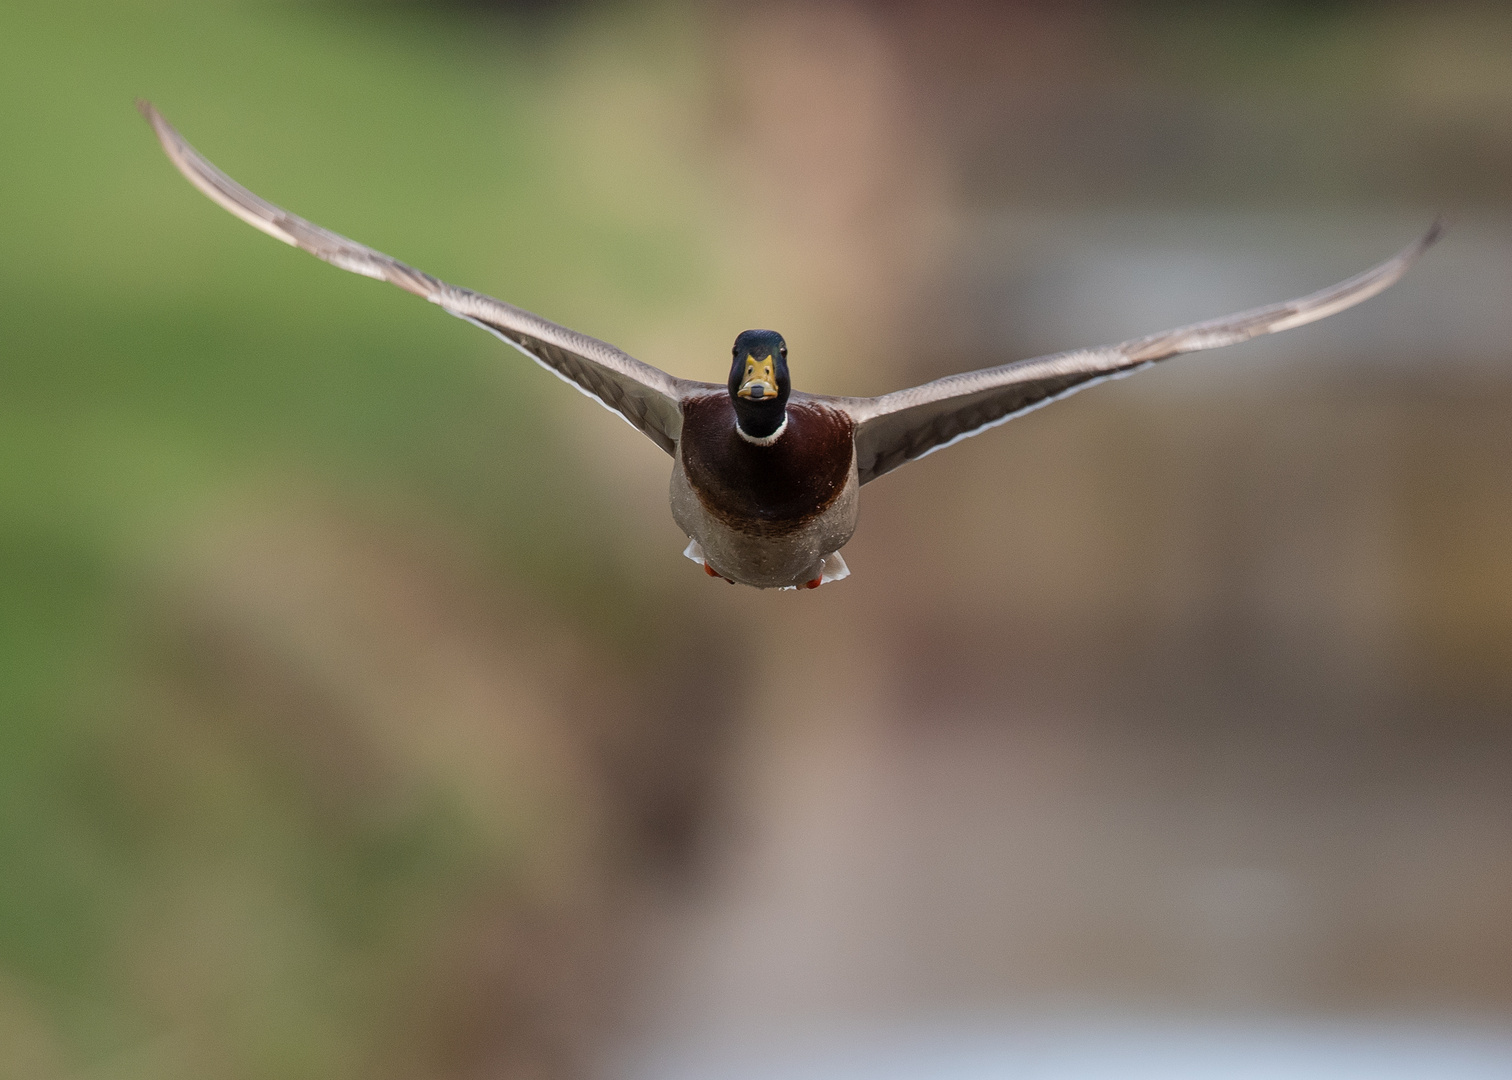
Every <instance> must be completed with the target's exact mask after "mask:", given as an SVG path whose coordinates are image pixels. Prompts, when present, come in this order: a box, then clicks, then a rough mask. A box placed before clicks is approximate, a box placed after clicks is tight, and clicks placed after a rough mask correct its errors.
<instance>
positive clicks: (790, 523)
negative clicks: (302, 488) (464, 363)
mask: <svg viewBox="0 0 1512 1080" xmlns="http://www.w3.org/2000/svg"><path fill="white" fill-rule="evenodd" d="M139 107H140V109H141V111H142V114H143V115H144V116H145V117H146V118H147V120H148V121H149V122H150V123H151V124H152V127H153V129H154V130H155V131H156V132H157V136H158V139H159V141H160V142H161V143H162V145H163V149H164V150H165V151H166V152H167V154H168V157H169V159H170V160H171V161H172V162H173V164H174V165H176V166H177V167H178V169H179V171H180V172H182V173H183V174H184V176H185V177H187V178H188V180H189V182H190V183H191V184H193V185H194V186H195V187H197V188H199V189H200V191H202V192H204V193H205V194H206V195H208V196H209V197H210V198H211V199H213V200H214V201H215V202H217V203H219V204H220V205H221V206H223V207H225V208H226V209H227V210H229V211H230V212H231V213H233V214H235V215H236V216H237V217H239V218H241V219H242V220H243V221H245V222H247V223H248V224H249V225H252V226H253V227H254V228H258V229H261V230H262V231H263V232H265V233H268V234H269V235H270V236H275V237H277V238H278V239H280V240H282V241H283V242H284V243H286V244H292V245H293V246H295V247H297V248H300V249H302V250H304V251H308V252H309V253H310V254H312V255H315V256H316V257H318V258H321V259H324V260H325V261H326V262H328V263H332V264H334V265H336V266H339V267H341V268H342V269H343V270H350V271H352V272H353V273H356V274H363V275H365V276H367V277H371V278H378V279H380V280H382V281H387V282H389V283H391V284H394V285H397V286H399V287H400V288H401V289H406V290H408V291H409V292H412V293H415V294H416V295H418V296H422V297H424V298H425V299H427V300H429V301H430V302H431V303H433V304H436V305H437V306H438V307H440V308H441V309H442V310H443V311H445V312H447V313H448V314H450V315H455V316H456V317H457V318H459V319H465V320H467V321H468V322H470V323H472V324H473V325H474V326H478V327H481V328H482V329H484V330H487V331H488V332H489V333H491V334H494V335H495V336H497V337H499V338H502V339H503V340H504V341H505V342H507V343H508V344H510V345H512V346H514V347H515V348H516V349H518V350H519V351H520V352H522V353H524V354H525V355H526V356H528V357H530V359H532V360H534V361H535V362H536V363H538V364H540V365H541V366H542V367H544V368H546V369H547V370H548V371H550V372H552V373H553V374H555V375H557V376H558V377H559V378H561V379H562V380H563V381H564V382H567V383H570V384H571V385H573V386H575V387H577V389H579V390H581V391H582V392H583V393H585V394H587V395H588V396H589V397H591V398H593V399H594V400H595V401H598V402H599V403H600V404H601V405H603V406H604V407H605V408H607V409H609V410H610V411H612V412H615V413H618V414H619V416H621V417H622V418H623V419H624V420H625V421H627V422H628V423H629V424H630V426H631V427H633V428H635V429H636V430H637V431H639V432H641V433H642V434H644V435H645V436H646V437H647V438H649V439H650V440H651V441H652V442H654V443H655V444H656V445H657V446H659V447H661V448H662V449H663V450H664V451H666V452H667V453H668V454H669V455H671V457H672V484H671V501H672V517H673V519H674V520H675V521H676V522H677V524H678V526H679V527H680V528H681V529H682V531H683V532H684V533H685V534H687V536H688V546H687V549H686V550H685V551H684V552H683V554H685V555H686V556H687V557H688V558H690V559H692V560H693V561H694V562H696V563H700V564H702V566H703V567H704V570H705V572H707V573H708V574H709V575H710V576H712V577H719V578H723V579H724V580H726V581H729V582H732V583H734V582H739V583H740V584H743V585H751V586H754V587H756V588H758V589H800V588H810V589H812V588H817V587H818V586H819V585H822V584H824V583H826V582H830V581H836V580H838V579H840V578H843V577H846V576H847V575H848V574H849V570H848V569H847V568H846V565H845V560H844V559H843V558H841V556H840V549H841V548H842V547H844V546H845V544H846V542H847V541H849V540H850V538H851V534H852V533H854V532H855V529H856V512H857V505H858V502H859V494H860V489H861V487H862V486H863V485H865V484H868V483H870V482H871V481H873V480H875V479H877V477H879V476H882V475H884V474H886V473H889V472H892V470H894V469H896V468H897V467H898V466H900V465H902V464H904V463H905V462H909V461H916V460H918V459H919V458H922V457H926V456H928V455H929V454H932V453H934V452H935V451H936V450H942V449H944V448H945V447H947V446H952V445H954V444H955V443H958V442H960V441H961V440H962V439H966V438H970V437H971V436H973V435H979V434H981V433H982V432H984V431H986V430H988V429H989V428H994V427H996V426H998V425H999V424H1002V423H1005V422H1007V421H1009V420H1012V419H1014V418H1015V417H1018V416H1022V415H1023V414H1024V413H1026V412H1029V411H1031V410H1033V409H1037V408H1039V407H1040V406H1042V405H1048V404H1049V403H1050V402H1052V401H1057V400H1059V399H1060V398H1063V397H1066V396H1067V395H1068V394H1072V393H1074V392H1076V391H1077V390H1082V389H1085V388H1086V387H1088V386H1092V385H1093V384H1095V383H1099V382H1103V381H1105V380H1108V379H1116V378H1122V377H1123V376H1125V375H1131V374H1133V373H1134V372H1135V371H1139V370H1141V369H1142V368H1147V367H1149V366H1150V365H1151V364H1153V363H1155V362H1156V361H1157V360H1164V359H1165V358H1166V357H1169V356H1175V355H1177V354H1178V353H1187V352H1196V351H1198V350H1201V349H1216V348H1220V347H1222V346H1224V345H1233V344H1235V343H1237V342H1240V341H1246V340H1248V339H1249V338H1252V337H1257V336H1259V335H1261V334H1273V333H1276V332H1277V331H1279V330H1289V329H1291V328H1292V327H1295V326H1302V325H1304V324H1306V323H1310V322H1315V321H1317V320H1318V319H1323V318H1326V317H1328V316H1329V315H1332V314H1334V313H1335V312H1339V311H1343V310H1344V309H1345V308H1348V307H1352V306H1354V305H1355V304H1358V303H1359V302H1360V301H1362V300H1365V299H1368V298H1369V297H1372V296H1374V295H1375V294H1376V293H1379V292H1381V291H1382V290H1384V289H1386V288H1388V287H1390V286H1391V285H1393V284H1394V283H1395V282H1396V281H1397V279H1399V278H1400V277H1401V276H1402V275H1403V274H1404V273H1405V272H1406V271H1407V268H1408V267H1409V266H1411V265H1412V263H1413V262H1414V261H1415V260H1416V259H1417V258H1418V256H1420V255H1421V254H1422V253H1423V252H1424V251H1425V250H1427V248H1428V247H1429V246H1430V245H1431V244H1432V243H1433V242H1434V241H1435V240H1437V239H1438V237H1439V235H1440V233H1441V232H1442V231H1443V228H1442V224H1441V222H1435V223H1434V224H1433V226H1432V228H1430V229H1429V230H1428V232H1427V233H1426V234H1425V235H1424V236H1423V237H1422V239H1420V240H1418V241H1417V242H1416V243H1414V244H1412V245H1410V246H1409V247H1407V248H1405V249H1403V250H1402V251H1401V252H1400V253H1399V254H1397V255H1395V256H1394V257H1392V258H1390V259H1388V260H1386V261H1385V262H1383V263H1381V264H1380V265H1379V266H1377V267H1375V268H1374V269H1371V270H1367V271H1365V272H1364V273H1363V274H1359V275H1357V276H1355V277H1352V278H1350V279H1349V280H1347V281H1343V282H1340V283H1339V284H1337V285H1334V286H1332V287H1330V288H1327V289H1323V290H1321V291H1319V292H1315V293H1311V294H1309V295H1307V296H1303V297H1301V298H1299V299H1296V300H1287V301H1285V302H1284V303H1280V304H1272V305H1270V306H1269V307H1262V308H1256V309H1254V310H1252V311H1245V312H1241V313H1239V314H1236V315H1225V316H1223V317H1222V318H1219V319H1212V320H1210V321H1208V322H1201V323H1195V324H1193V325H1191V326H1183V327H1178V328H1177V329H1174V330H1166V331H1162V332H1160V333H1158V334H1150V335H1148V336H1146V337H1140V338H1134V339H1133V340H1130V341H1125V342H1122V343H1120V344H1118V345H1109V346H1105V347H1103V348H1096V349H1075V350H1072V351H1070V352H1063V353H1056V354H1054V355H1051V356H1041V357H1036V358H1034V359H1031V360H1021V361H1018V362H1017V363H1011V364H1003V365H1001V366H999V367H991V368H984V369H982V370H980V371H971V372H966V373H964V374H961V375H950V376H947V377H946V378H942V379H936V380H935V381H933V382H929V383H925V384H924V385H922V386H915V387H912V388H911V389H908V390H898V391H896V392H894V393H891V394H884V395H882V396H881V397H874V398H858V397H827V396H823V395H818V394H805V393H801V392H799V391H795V390H794V389H793V388H792V382H791V380H790V378H789V374H788V347H787V343H786V342H785V341H784V340H783V338H782V335H781V334H778V333H776V332H775V331H772V330H747V331H745V332H743V333H742V334H740V336H739V337H737V338H736V339H735V345H734V349H733V351H732V355H731V359H730V373H729V378H728V379H727V380H726V382H725V383H724V385H719V384H717V383H705V382H694V381H692V380H690V379H679V378H676V377H674V376H672V375H668V374H667V373H666V372H664V371H661V370H660V369H658V368H654V367H652V366H651V365H649V364H645V363H642V362H641V361H639V360H637V359H635V358H634V357H632V356H630V355H628V354H627V353H624V352H621V351H620V350H619V349H616V348H615V347H614V346H612V345H608V344H605V343H604V342H602V341H598V340H596V339H594V338H591V337H588V336H586V335H584V334H579V333H577V332H576V331H573V330H568V329H567V328H566V327H563V326H558V325H557V324H556V323H553V322H549V321H547V320H546V319H543V318H541V317H540V316H539V315H533V314H531V313H530V312H528V311H523V310H521V309H520V308H517V307H513V306H512V305H510V304H506V303H504V302H503V301H500V300H495V299H494V298H493V297H491V296H484V295H482V294H481V293H475V292H472V291H470V290H468V289H460V288H457V287H456V286H454V285H448V284H447V283H446V282H444V281H441V280H440V279H439V278H434V277H432V276H431V275H430V274H427V273H425V272H423V271H421V270H416V269H414V268H413V267H410V266H406V265H405V264H404V263H402V262H399V261H398V260H396V259H392V258H390V257H389V256H387V255H384V254H383V253H381V252H378V251H374V250H373V249H372V248H369V247H365V246H363V245H362V244H359V243H356V242H355V241H352V240H348V239H347V238H346V237H344V236H339V235H337V234H336V233H333V232H330V231H328V230H326V229H323V228H321V227H320V226H318V225H314V224H312V223H310V222H308V221H305V220H304V219H303V218H300V217H296V216H295V215H293V214H290V213H288V212H287V211H285V210H281V209H279V208H278V207H277V206H274V205H273V204H272V203H269V202H266V201H264V200H263V199H261V198H259V197H258V196H256V195H254V194H253V193H252V192H250V191H248V190H247V189H246V188H244V187H242V186H241V185H240V184H238V183H237V182H236V181H234V180H232V179H231V178H230V177H228V176H226V175H225V174H224V173H222V172H221V171H220V170H219V169H217V168H216V167H215V166H214V165H212V164H211V163H210V162H209V161H207V160H206V159H205V158H204V157H203V156H201V155H200V154H199V153H198V152H197V151H196V150H195V149H194V148H193V147H192V146H190V145H189V144H188V143H187V142H186V141H185V140H184V138H183V136H181V135H180V134H179V133H178V132H177V131H175V130H174V129H173V127H172V126H171V125H170V124H169V123H168V122H167V121H166V120H164V119H163V117H162V116H161V115H160V114H159V113H158V111H157V110H156V109H154V108H153V107H152V106H151V105H150V104H148V103H146V102H140V103H139Z"/></svg>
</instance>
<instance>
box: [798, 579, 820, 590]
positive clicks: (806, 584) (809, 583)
mask: <svg viewBox="0 0 1512 1080" xmlns="http://www.w3.org/2000/svg"><path fill="white" fill-rule="evenodd" d="M823 584H824V579H823V578H822V577H816V578H815V579H814V580H813V581H805V582H804V583H803V587H804V588H805V589H817V588H818V587H819V586H821V585H823Z"/></svg>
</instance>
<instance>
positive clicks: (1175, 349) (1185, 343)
mask: <svg viewBox="0 0 1512 1080" xmlns="http://www.w3.org/2000/svg"><path fill="white" fill-rule="evenodd" d="M1443 230H1444V225H1443V222H1442V221H1435V222H1434V223H1433V226H1432V227H1431V228H1430V229H1429V230H1428V232H1427V233H1426V234H1424V236H1423V237H1422V239H1420V240H1418V241H1417V242H1416V243H1414V244H1412V245H1410V246H1408V247H1407V248H1404V249H1403V250H1402V251H1401V252H1399V253H1398V254H1397V255H1395V256H1394V257H1392V258H1390V259H1388V260H1386V261H1385V262H1383V263H1381V264H1380V265H1379V266H1377V267H1374V268H1373V269H1370V270H1367V271H1365V272H1364V273H1363V274H1358V275H1356V276H1355V277H1352V278H1350V279H1349V280H1347V281H1342V282H1340V283H1339V284H1337V285H1333V286H1330V287H1329V288H1326V289H1322V290H1320V291H1318V292H1315V293H1311V294H1310V295H1308V296H1303V297H1299V298H1298V299H1296V300H1287V301H1285V302H1283V303H1280V304H1272V305H1270V306H1268V307H1262V308H1255V309H1253V310H1251V311H1244V312H1240V313H1238V314H1236V315H1225V316H1223V317H1222V318H1219V319H1210V320H1208V321H1206V322H1200V323H1193V324H1192V325H1190V326H1183V327H1178V328H1177V329H1175V330H1164V331H1162V332H1160V333H1158V334H1149V335H1147V336H1145V337H1140V338H1134V339H1133V340H1130V341H1125V342H1123V343H1121V344H1118V345H1109V346H1104V347H1102V348H1097V349H1079V350H1075V351H1072V352H1064V353H1056V354H1054V355H1051V356H1042V357H1037V358H1035V359H1033V360H1020V361H1018V362H1016V363H1012V364H1004V365H1002V366H1000V367H992V368H983V369H982V370H980V371H970V372H966V373H965V374H961V375H950V376H947V377H945V378H943V379H936V380H935V381H933V382H928V383H925V384H923V385H922V386H915V387H912V388H911V389H908V390H899V391H897V392H895V393H891V394H884V395H883V396H881V397H875V398H831V399H827V400H828V401H829V402H830V403H831V404H834V405H838V406H839V407H841V408H844V409H845V410H846V411H847V412H849V413H850V414H851V417H852V418H853V419H854V420H855V422H856V460H857V466H858V467H859V469H860V475H861V482H862V483H863V484H864V483H866V482H867V481H870V480H875V479H876V478H877V477H879V476H882V475H883V474H885V473H889V472H891V471H892V470H893V469H896V468H897V467H898V466H899V465H902V464H904V463H905V462H908V461H914V460H917V459H918V458H921V457H924V456H925V455H927V454H931V453H933V452H934V451H936V450H941V449H943V448H945V447H947V446H950V445H952V444H953V443H957V442H959V441H960V440H962V439H966V438H970V437H971V436H973V435H977V434H979V433H981V432H983V431H986V430H987V429H988V428H991V427H996V426H997V425H998V424H1002V423H1006V422H1007V421H1009V420H1012V419H1013V418H1014V417H1017V416H1022V415H1023V414H1024V413H1026V412H1029V411H1031V410H1033V409H1036V408H1038V407H1040V406H1041V405H1047V404H1049V403H1050V402H1052V401H1055V400H1058V399H1059V398H1063V397H1065V396H1066V395H1068V394H1073V393H1075V392H1076V391H1078V390H1082V389H1085V388H1086V387H1088V386H1093V385H1095V384H1097V383H1099V382H1103V381H1105V380H1107V379H1116V378H1121V377H1123V376H1125V375H1131V374H1133V373H1134V372H1135V371H1138V370H1140V369H1142V368H1145V367H1148V366H1149V365H1151V364H1153V363H1155V362H1156V361H1157V360H1164V359H1165V358H1166V357H1169V356H1175V355H1177V354H1178V353H1188V352H1197V351H1199V350H1202V349H1218V348H1222V347H1223V346H1225V345H1234V344H1236V343H1238V342H1241V341H1247V340H1249V339H1250V338H1252V337H1259V336H1260V335H1262V334H1274V333H1277V332H1278V331H1281V330H1290V329H1291V328H1292V327H1295V326H1302V325H1304V324H1306V323H1310V322H1316V321H1317V320H1318V319H1324V318H1327V317H1328V316H1330V315H1333V314H1335V313H1337V312H1340V311H1343V310H1344V309H1345V308H1348V307H1352V306H1353V305H1355V304H1358V303H1359V302H1360V301H1362V300H1367V299H1369V298H1370V297H1372V296H1374V295H1376V294H1377V293H1379V292H1381V291H1383V290H1384V289H1387V288H1389V287H1390V286H1392V285H1393V284H1395V283H1396V281H1397V280H1398V279H1399V278H1400V277H1401V276H1402V275H1403V274H1404V273H1406V272H1407V268H1408V267H1409V266H1411V265H1412V264H1413V262H1414V261H1416V259H1417V258H1418V256H1420V255H1421V254H1422V253H1423V252H1424V251H1426V250H1427V249H1428V248H1429V247H1430V246H1431V245H1432V244H1433V243H1434V241H1436V240H1437V239H1438V238H1439V236H1440V235H1441V234H1442V233H1443Z"/></svg>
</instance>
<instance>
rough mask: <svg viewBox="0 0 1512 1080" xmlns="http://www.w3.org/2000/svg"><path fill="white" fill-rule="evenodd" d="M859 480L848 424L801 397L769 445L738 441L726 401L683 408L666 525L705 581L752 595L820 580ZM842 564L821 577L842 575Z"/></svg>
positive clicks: (855, 501)
mask: <svg viewBox="0 0 1512 1080" xmlns="http://www.w3.org/2000/svg"><path fill="white" fill-rule="evenodd" d="M860 493H861V482H860V479H859V477H858V475H857V471H856V444H855V425H854V424H853V423H852V421H851V418H850V416H849V415H847V414H846V413H844V412H842V411H840V410H838V409H833V408H830V407H829V406H827V405H825V404H824V403H823V402H822V401H818V400H812V399H807V398H804V397H800V398H797V399H796V400H791V401H789V402H788V405H787V417H786V427H785V428H784V430H783V432H782V434H781V435H780V436H779V437H778V438H777V439H776V440H775V441H773V442H772V443H770V444H768V445H761V444H759V443H756V442H752V441H751V440H750V439H747V438H743V437H742V436H741V434H740V430H739V429H738V428H737V427H736V424H735V410H734V408H733V406H732V405H731V404H730V399H729V397H728V396H727V395H726V394H724V393H718V392H716V393H711V394H703V395H700V396H697V397H691V398H689V399H688V400H686V401H684V402H683V425H682V436H681V438H680V439H679V440H678V444H677V451H676V454H675V455H674V461H673V466H672V519H673V520H674V521H676V522H677V526H678V528H680V529H682V531H683V532H684V533H686V534H687V535H688V537H689V539H691V540H692V541H693V542H694V543H695V544H697V545H698V547H697V549H696V550H695V549H692V548H691V547H690V550H689V554H690V556H691V557H693V558H694V559H695V561H698V560H700V559H701V560H702V561H703V563H704V565H705V566H707V567H708V568H709V570H710V571H711V572H712V573H715V574H717V575H719V576H720V577H723V578H726V579H728V580H730V581H738V582H740V583H741V584H743V585H754V586H755V587H756V588H758V589H787V588H800V587H803V586H808V585H811V584H814V583H817V582H821V581H823V580H824V578H825V576H826V566H825V560H826V559H827V558H828V557H830V556H833V555H836V553H838V552H839V550H840V549H841V548H842V547H844V546H845V544H846V543H847V542H848V541H849V540H850V538H851V534H852V533H854V532H855V531H856V513H857V508H858V506H859V504H860ZM843 567H844V563H843V562H842V563H841V564H840V565H839V566H838V567H836V566H835V565H834V564H833V562H831V566H830V568H829V573H831V574H832V575H833V576H834V577H840V576H844V575H843V573H839V572H837V571H840V570H842V569H843Z"/></svg>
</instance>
